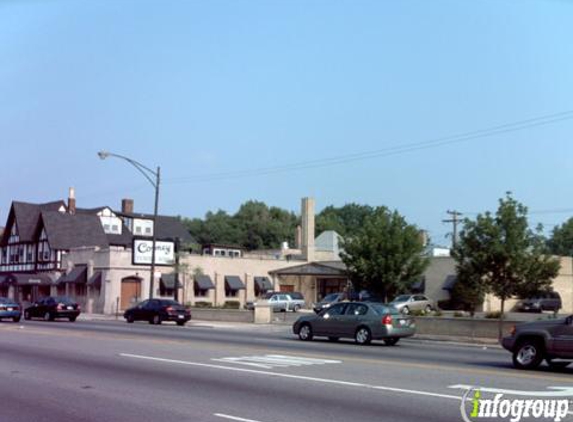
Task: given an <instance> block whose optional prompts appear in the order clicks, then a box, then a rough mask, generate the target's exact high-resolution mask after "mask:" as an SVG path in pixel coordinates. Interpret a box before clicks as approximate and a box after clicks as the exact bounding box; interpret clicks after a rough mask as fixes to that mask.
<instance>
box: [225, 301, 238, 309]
mask: <svg viewBox="0 0 573 422" xmlns="http://www.w3.org/2000/svg"><path fill="white" fill-rule="evenodd" d="M240 307H241V302H239V301H238V300H227V301H226V302H225V304H224V305H223V309H240Z"/></svg>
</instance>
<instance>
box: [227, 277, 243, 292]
mask: <svg viewBox="0 0 573 422" xmlns="http://www.w3.org/2000/svg"><path fill="white" fill-rule="evenodd" d="M225 286H226V287H227V289H229V290H244V289H245V285H244V284H243V282H242V281H241V278H240V277H238V276H236V275H226V276H225Z"/></svg>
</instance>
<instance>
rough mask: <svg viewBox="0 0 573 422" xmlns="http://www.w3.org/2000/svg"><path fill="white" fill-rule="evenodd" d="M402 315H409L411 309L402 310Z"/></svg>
mask: <svg viewBox="0 0 573 422" xmlns="http://www.w3.org/2000/svg"><path fill="white" fill-rule="evenodd" d="M402 313H403V314H404V315H408V314H409V313H410V308H408V307H407V306H404V307H403V308H402Z"/></svg>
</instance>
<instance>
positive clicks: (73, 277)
mask: <svg viewBox="0 0 573 422" xmlns="http://www.w3.org/2000/svg"><path fill="white" fill-rule="evenodd" d="M87 275H88V268H87V267H86V266H85V265H77V266H75V267H74V269H73V270H72V271H70V273H69V274H66V275H63V276H62V277H61V278H60V279H59V280H58V283H76V284H85V283H86V282H87V281H88V278H87Z"/></svg>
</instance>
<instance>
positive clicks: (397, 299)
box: [392, 295, 410, 302]
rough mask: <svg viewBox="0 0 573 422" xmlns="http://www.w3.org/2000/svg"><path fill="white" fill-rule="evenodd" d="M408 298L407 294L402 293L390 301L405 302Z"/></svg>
mask: <svg viewBox="0 0 573 422" xmlns="http://www.w3.org/2000/svg"><path fill="white" fill-rule="evenodd" d="M408 299H410V296H409V295H402V296H398V297H397V298H396V299H394V300H393V301H392V302H406V301H407V300H408Z"/></svg>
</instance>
